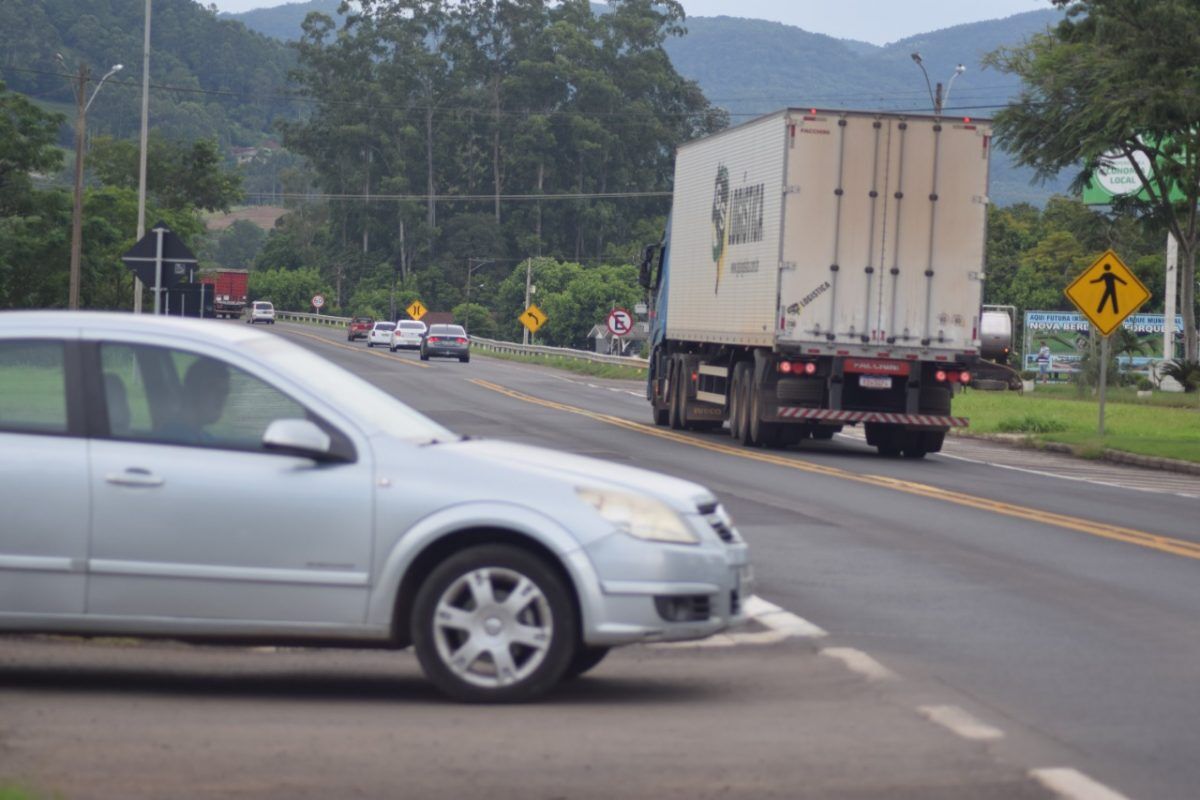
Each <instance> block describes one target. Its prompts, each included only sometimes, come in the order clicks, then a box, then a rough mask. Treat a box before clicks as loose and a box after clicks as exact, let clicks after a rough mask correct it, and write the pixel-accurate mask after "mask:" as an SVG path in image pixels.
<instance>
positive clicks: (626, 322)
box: [608, 308, 633, 336]
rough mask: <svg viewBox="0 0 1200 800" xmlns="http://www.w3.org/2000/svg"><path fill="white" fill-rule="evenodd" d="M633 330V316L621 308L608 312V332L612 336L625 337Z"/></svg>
mask: <svg viewBox="0 0 1200 800" xmlns="http://www.w3.org/2000/svg"><path fill="white" fill-rule="evenodd" d="M632 330H633V315H632V314H630V313H629V312H628V311H626V310H625V309H623V308H614V309H613V310H612V311H610V312H608V332H609V333H611V334H612V335H613V336H625V335H627V334H628V333H629V332H630V331H632Z"/></svg>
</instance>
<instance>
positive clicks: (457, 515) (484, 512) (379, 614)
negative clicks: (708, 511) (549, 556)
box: [367, 502, 601, 629]
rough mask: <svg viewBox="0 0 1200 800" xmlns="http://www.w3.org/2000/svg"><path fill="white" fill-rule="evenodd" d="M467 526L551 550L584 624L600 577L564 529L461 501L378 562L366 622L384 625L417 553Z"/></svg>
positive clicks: (508, 508) (507, 506) (402, 538)
mask: <svg viewBox="0 0 1200 800" xmlns="http://www.w3.org/2000/svg"><path fill="white" fill-rule="evenodd" d="M472 529H490V530H503V531H506V532H509V533H513V534H516V535H519V536H524V537H526V538H528V539H531V540H532V541H534V542H537V543H538V544H540V545H542V546H543V547H545V548H546V549H547V550H549V551H550V552H551V553H553V554H554V556H555V557H556V558H557V559H558V563H559V565H560V566H561V567H562V568H563V570H564V571H565V572H566V573H567V575H568V576H569V577H570V579H571V583H572V584H573V586H574V589H575V593H576V596H577V598H578V600H579V608H580V614H581V615H582V617H583V620H582V621H583V623H584V629H589V628H590V625H589V623H590V622H591V619H590V617H591V613H590V609H591V608H594V607H595V606H596V602H598V601H599V598H600V597H601V588H600V579H599V577H598V575H597V574H596V571H595V568H594V567H593V566H592V562H591V560H590V559H589V558H588V556H587V554H586V553H585V552H584V551H583V548H582V547H581V545H580V544H579V542H578V541H577V540H576V539H575V537H574V536H572V535H571V534H570V533H569V532H568V531H567V529H566V528H564V527H563V526H562V525H560V524H559V523H558V522H556V521H555V520H553V519H551V518H550V517H548V516H546V515H545V514H543V513H541V512H539V511H535V510H533V509H530V508H526V507H525V506H520V505H516V504H513V503H497V502H478V503H464V504H462V505H456V506H453V507H451V508H446V509H441V510H439V511H436V512H434V513H433V514H430V515H429V516H427V517H425V518H423V519H421V520H419V521H418V522H417V523H416V524H415V525H413V526H412V527H411V528H409V529H408V530H407V531H405V532H404V533H403V534H401V535H399V536H398V537H397V538H396V540H395V542H393V543H392V545H391V547H390V548H389V549H388V550H387V551H386V552H385V553H384V554H383V555H382V556H381V558H380V560H379V562H378V563H379V564H380V567H379V569H378V570H377V572H376V575H377V578H376V580H375V581H374V582H373V588H372V591H371V598H370V600H369V602H368V605H367V623H368V624H369V625H372V626H389V625H390V624H391V622H392V613H393V611H394V610H395V603H396V595H397V592H398V591H399V590H400V583H401V581H402V580H403V579H404V576H405V575H406V574H407V572H408V570H409V568H410V567H411V566H412V564H413V562H414V561H415V560H416V559H417V557H418V556H420V554H421V553H423V552H424V551H425V550H426V549H427V548H428V547H430V546H431V545H433V544H435V543H436V542H438V541H440V540H442V539H445V538H446V537H449V536H452V535H454V534H456V533H461V532H463V531H468V530H472ZM593 600H594V601H595V602H593Z"/></svg>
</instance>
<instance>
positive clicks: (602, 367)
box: [471, 347, 646, 381]
mask: <svg viewBox="0 0 1200 800" xmlns="http://www.w3.org/2000/svg"><path fill="white" fill-rule="evenodd" d="M471 352H472V353H473V354H474V355H477V356H486V357H488V358H498V359H501V360H503V361H519V362H521V363H522V364H537V365H538V366H542V367H552V368H554V369H563V370H567V371H568V372H575V373H578V374H579V375H590V376H592V377H594V378H614V379H618V380H636V381H644V380H645V379H646V370H644V369H638V368H637V367H627V366H625V365H623V364H603V363H600V362H597V361H583V360H581V359H574V358H565V357H563V356H544V355H517V354H516V353H497V352H495V351H494V350H485V349H484V348H482V347H477V348H473V349H472V351H471Z"/></svg>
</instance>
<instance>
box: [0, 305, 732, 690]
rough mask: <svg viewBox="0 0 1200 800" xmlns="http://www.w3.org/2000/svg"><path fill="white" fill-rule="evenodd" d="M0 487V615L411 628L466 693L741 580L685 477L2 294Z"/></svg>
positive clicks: (651, 629)
mask: <svg viewBox="0 0 1200 800" xmlns="http://www.w3.org/2000/svg"><path fill="white" fill-rule="evenodd" d="M414 464H419V465H420V469H417V470H414V469H413V468H412V467H413V465H414ZM0 508H3V510H4V512H3V517H2V518H0V631H10V632H46V633H64V634H72V633H73V634H88V635H93V634H96V635H98V634H105V635H122V636H125V635H132V636H138V635H143V636H170V637H176V638H180V639H192V640H195V639H208V640H226V641H227V640H238V641H244V642H256V643H271V642H308V643H311V644H313V645H314V646H316V645H322V644H331V643H333V644H343V645H348V644H364V645H368V644H369V645H376V646H377V645H385V646H392V647H405V646H409V645H411V646H413V647H414V648H415V650H416V654H417V657H418V659H419V661H420V663H421V665H422V667H423V669H424V670H425V672H426V674H427V675H428V676H429V678H430V679H431V680H432V681H433V683H434V684H435V685H436V686H438V687H439V688H440V689H441V690H442V691H444V692H446V693H447V694H449V695H451V696H452V697H455V698H458V699H461V700H467V701H515V700H525V699H530V698H533V697H536V696H538V695H541V694H542V693H544V692H546V691H547V690H548V689H550V688H551V687H552V686H554V685H555V684H556V683H557V682H558V681H559V680H560V679H562V678H564V677H567V676H571V675H577V674H580V673H582V672H584V671H586V670H587V669H589V668H591V667H592V666H594V665H595V664H596V663H597V662H599V660H600V659H601V658H602V657H603V656H604V654H605V653H606V652H607V650H608V649H609V648H610V647H613V646H615V645H623V644H629V643H633V642H646V641H671V640H680V639H695V638H699V637H704V636H708V635H710V634H713V633H716V632H718V631H721V630H723V629H724V628H726V627H728V626H729V625H730V624H731V623H734V622H736V621H738V620H739V619H740V618H741V616H742V604H743V600H744V598H746V597H747V596H748V595H749V594H750V592H751V591H752V576H751V572H750V567H749V563H748V557H747V549H746V545H745V543H744V542H743V541H742V539H741V537H740V536H739V535H738V533H737V531H736V530H735V529H734V527H733V524H732V523H731V522H730V520H729V517H728V516H727V515H726V514H725V512H724V510H723V509H722V508H721V506H720V505H719V504H718V503H717V501H716V499H715V498H714V497H713V496H712V495H711V494H710V493H709V492H708V491H707V490H705V489H704V488H702V487H700V486H698V485H696V484H693V483H688V482H685V481H682V480H678V479H675V478H670V477H667V476H664V475H660V474H657V473H653V472H647V471H644V470H639V469H634V468H631V467H628V466H618V465H615V464H609V463H606V462H603V461H597V460H593V459H588V458H583V457H578V456H572V455H566V454H563V453H557V452H553V451H549V450H543V449H538V448H533V447H527V446H523V445H517V444H510V443H506V442H492V441H486V440H485V441H478V440H469V441H467V440H462V439H460V438H459V437H457V436H455V435H454V434H452V433H451V432H450V431H448V430H446V429H445V428H443V427H441V426H440V425H438V424H436V423H434V422H432V421H431V420H429V419H427V418H425V417H423V416H421V415H420V414H418V413H416V412H415V411H413V410H412V409H410V408H409V407H407V406H405V405H404V404H402V403H400V402H399V401H397V400H395V399H394V398H392V397H391V396H389V395H387V394H385V393H384V392H382V391H381V390H379V389H377V388H375V387H374V386H373V385H371V384H369V383H367V382H366V381H364V380H362V379H361V378H358V377H357V376H355V375H353V374H351V373H349V372H347V371H345V370H343V369H342V368H340V367H338V366H336V365H334V364H332V363H330V362H329V361H326V360H324V359H322V358H320V357H319V356H317V355H315V354H313V353H311V352H310V351H308V350H306V349H304V348H302V347H298V346H296V345H294V344H292V343H290V342H288V341H285V340H284V339H283V338H282V337H277V336H272V335H270V334H266V333H262V332H259V331H255V330H253V329H249V328H244V327H241V326H225V325H220V324H215V323H212V322H205V321H201V320H185V319H178V318H165V317H152V316H135V315H130V314H107V313H69V312H6V313H3V314H0Z"/></svg>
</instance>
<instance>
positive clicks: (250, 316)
mask: <svg viewBox="0 0 1200 800" xmlns="http://www.w3.org/2000/svg"><path fill="white" fill-rule="evenodd" d="M246 322H247V323H248V324H250V325H255V324H257V323H259V322H261V323H264V324H266V325H274V324H275V306H274V305H272V304H271V303H269V302H267V301H266V300H255V301H254V302H253V303H251V304H250V306H249V308H247V309H246Z"/></svg>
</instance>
